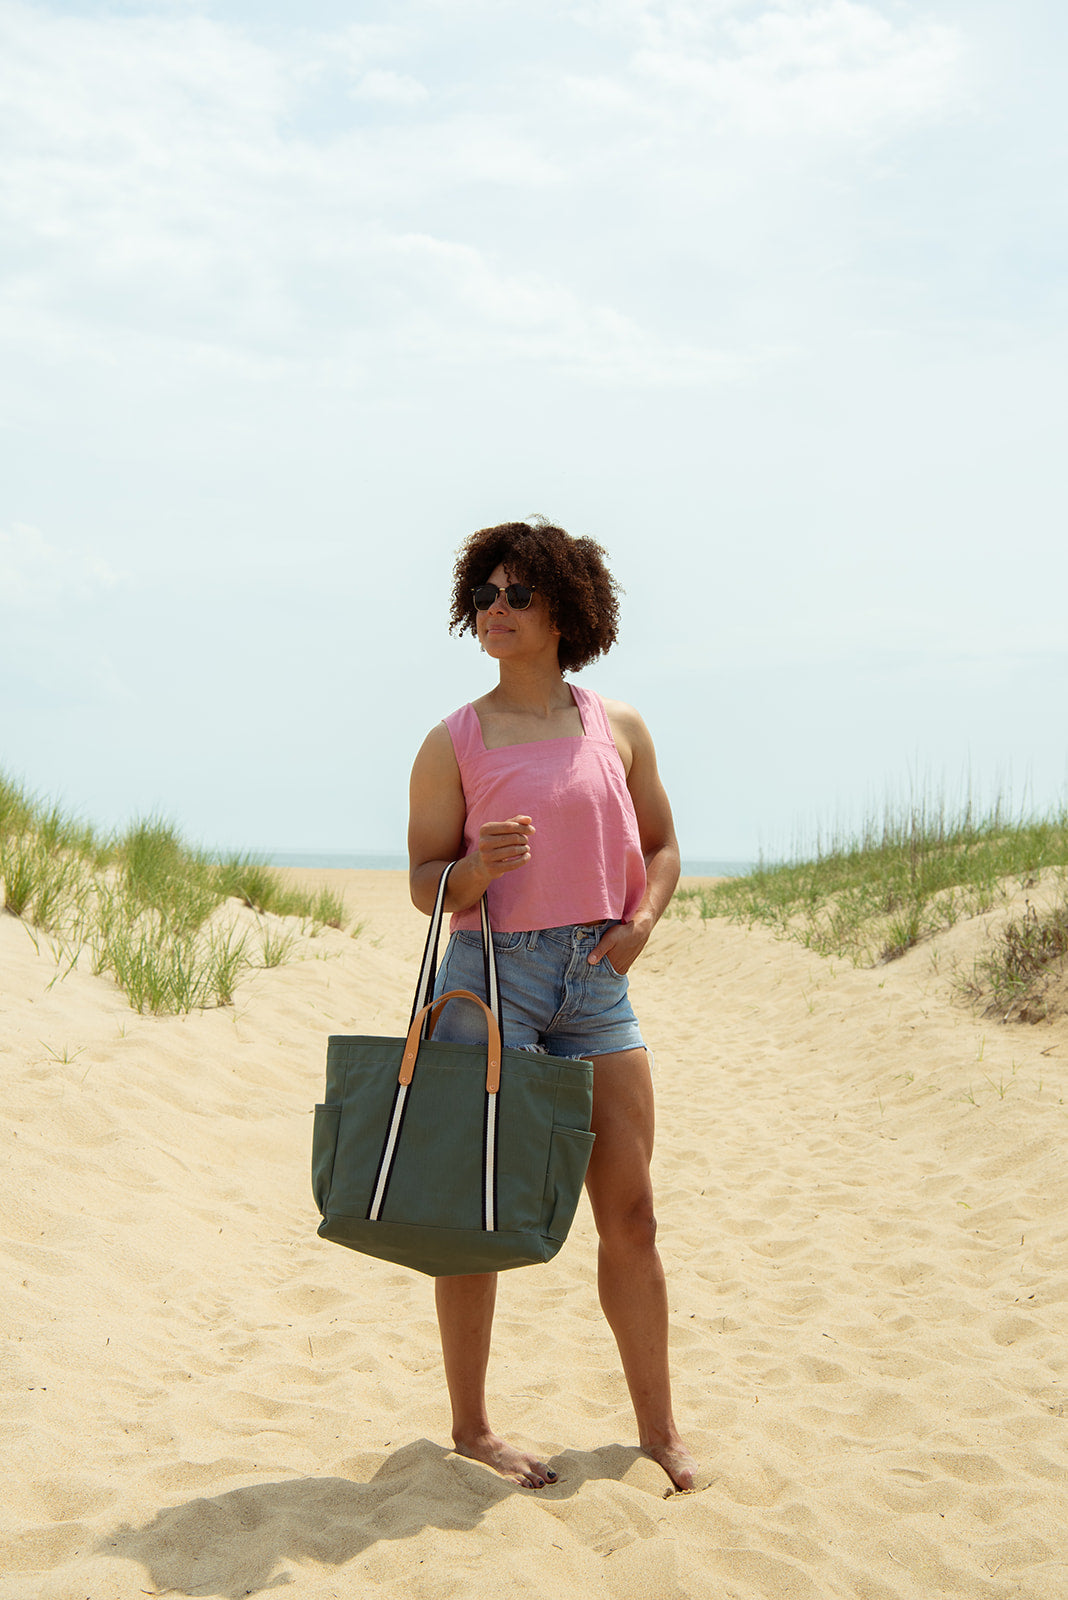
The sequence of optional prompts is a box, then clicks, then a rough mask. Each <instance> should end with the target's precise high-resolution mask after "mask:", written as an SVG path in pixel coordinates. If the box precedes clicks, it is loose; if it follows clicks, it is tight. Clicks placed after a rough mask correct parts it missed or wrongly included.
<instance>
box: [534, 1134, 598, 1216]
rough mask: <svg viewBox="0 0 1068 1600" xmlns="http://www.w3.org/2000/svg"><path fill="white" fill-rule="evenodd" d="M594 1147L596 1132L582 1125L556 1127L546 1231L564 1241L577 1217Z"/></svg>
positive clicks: (547, 1178)
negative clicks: (577, 1209) (586, 1130)
mask: <svg viewBox="0 0 1068 1600" xmlns="http://www.w3.org/2000/svg"><path fill="white" fill-rule="evenodd" d="M592 1149H593V1134H592V1133H584V1132H583V1131H582V1129H581V1128H554V1129H553V1136H552V1143H551V1145H550V1147H549V1170H548V1172H547V1173H546V1174H545V1209H544V1211H543V1213H542V1214H543V1216H544V1218H545V1225H544V1229H543V1232H545V1233H546V1234H547V1235H548V1237H549V1238H550V1239H559V1240H560V1241H561V1242H563V1240H564V1239H566V1238H567V1234H568V1229H569V1228H570V1227H571V1224H572V1222H573V1221H574V1218H575V1208H576V1206H577V1205H578V1199H579V1195H580V1194H581V1193H582V1185H583V1183H584V1181H585V1178H586V1168H587V1167H588V1166H589V1163H590V1152H591V1151H592Z"/></svg>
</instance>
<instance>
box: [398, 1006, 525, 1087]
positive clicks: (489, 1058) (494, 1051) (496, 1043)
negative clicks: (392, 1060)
mask: <svg viewBox="0 0 1068 1600" xmlns="http://www.w3.org/2000/svg"><path fill="white" fill-rule="evenodd" d="M447 1000H473V1001H474V1003H475V1005H476V1006H478V1007H479V1009H480V1010H481V1011H484V1012H485V1014H486V1093H487V1094H496V1093H497V1090H498V1089H499V1088H500V1086H501V1030H500V1029H499V1028H498V1026H497V1019H496V1017H495V1016H494V1015H493V1012H492V1011H491V1010H490V1008H489V1006H488V1005H487V1004H486V1002H485V1001H484V1000H480V999H479V997H478V995H477V994H472V993H471V991H470V989H450V990H449V992H448V994H443V995H439V996H438V998H437V999H436V1000H431V1001H430V1003H429V1005H425V1006H424V1007H423V1009H422V1010H421V1011H417V1012H416V1014H415V1016H414V1017H413V1018H412V1025H411V1027H410V1028H409V1029H408V1038H407V1040H406V1041H405V1045H404V1054H403V1055H402V1056H401V1065H400V1072H399V1073H398V1075H397V1082H398V1083H403V1084H409V1083H411V1081H412V1075H413V1073H414V1072H415V1063H416V1059H417V1057H418V1055H419V1046H420V1044H421V1042H422V1041H421V1039H420V1037H419V1034H420V1028H421V1026H422V1023H423V1020H424V1018H425V1017H426V1014H427V1012H428V1011H429V1012H431V1013H432V1014H431V1017H430V1026H431V1027H433V1026H434V1023H435V1022H436V1020H437V1015H438V1012H439V1011H440V1010H441V1009H442V1007H443V1006H444V1005H445V1003H446V1001H447Z"/></svg>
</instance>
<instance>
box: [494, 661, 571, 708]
mask: <svg viewBox="0 0 1068 1600" xmlns="http://www.w3.org/2000/svg"><path fill="white" fill-rule="evenodd" d="M500 673H501V676H500V682H499V683H498V685H497V687H496V688H495V689H491V690H490V692H489V694H487V695H486V700H487V702H488V703H489V704H490V705H491V706H492V708H493V709H494V710H495V711H522V712H526V713H528V714H529V715H531V716H543V717H547V716H550V715H551V714H552V712H554V711H560V710H562V709H563V708H564V707H569V706H572V705H574V703H575V702H574V699H573V698H572V694H571V690H570V689H569V688H568V686H567V684H566V683H565V682H564V676H563V673H562V672H561V671H560V667H559V665H558V664H557V663H555V662H554V663H553V665H552V666H551V667H543V666H541V665H540V664H535V663H533V662H531V663H529V664H527V663H520V662H511V661H502V662H501V663H500Z"/></svg>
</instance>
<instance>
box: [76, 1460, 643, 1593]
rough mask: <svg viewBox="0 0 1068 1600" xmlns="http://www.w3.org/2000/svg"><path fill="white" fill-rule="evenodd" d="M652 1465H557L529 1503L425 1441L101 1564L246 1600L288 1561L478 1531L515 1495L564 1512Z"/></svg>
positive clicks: (334, 1561)
mask: <svg viewBox="0 0 1068 1600" xmlns="http://www.w3.org/2000/svg"><path fill="white" fill-rule="evenodd" d="M644 1459H645V1458H644V1457H643V1456H642V1454H641V1452H640V1451H639V1450H637V1449H632V1448H630V1447H628V1446H626V1445H607V1446H605V1447H604V1448H603V1449H600V1450H594V1451H589V1452H585V1453H582V1452H579V1451H574V1450H565V1451H562V1452H561V1453H560V1454H559V1455H557V1456H554V1457H553V1465H554V1467H555V1469H556V1471H557V1472H558V1473H559V1475H560V1476H559V1481H558V1482H557V1483H555V1484H552V1485H550V1486H547V1487H546V1488H545V1489H540V1490H538V1491H536V1492H535V1491H532V1490H530V1489H521V1488H519V1487H518V1486H517V1485H516V1484H512V1483H508V1482H506V1481H505V1480H504V1479H503V1478H498V1477H497V1476H496V1475H495V1474H494V1473H492V1472H490V1471H489V1470H488V1469H487V1468H485V1467H481V1466H478V1465H477V1464H476V1463H475V1462H473V1461H467V1460H465V1459H464V1458H463V1457H461V1456H457V1455H454V1454H453V1452H452V1451H450V1450H445V1449H443V1448H442V1447H441V1446H440V1445H436V1444H432V1443H431V1442H430V1440H428V1439H419V1440H416V1441H415V1443H413V1444H409V1445H405V1446H404V1447H403V1449H400V1450H398V1451H396V1452H395V1453H394V1454H393V1455H391V1456H390V1457H388V1459H386V1460H385V1461H383V1463H382V1465H381V1467H379V1469H378V1471H377V1472H376V1473H375V1475H374V1477H373V1478H371V1479H370V1480H369V1481H368V1482H366V1483H355V1482H352V1481H351V1480H350V1479H348V1478H294V1479H291V1480H289V1481H288V1482H285V1483H263V1484H256V1485H254V1486H252V1487H251V1488H245V1489H231V1490H229V1491H228V1492H226V1493H224V1494H217V1495H212V1496H210V1497H209V1498H200V1499H196V1500H190V1501H187V1502H186V1503H185V1504H184V1505H179V1506H168V1507H166V1508H164V1509H163V1510H162V1511H158V1512H157V1513H156V1515H155V1516H154V1517H153V1519H152V1521H151V1522H149V1523H146V1524H145V1525H144V1526H143V1527H140V1528H131V1527H122V1528H118V1529H116V1531H115V1532H114V1533H113V1534H111V1535H109V1536H108V1538H107V1539H104V1540H102V1541H101V1543H100V1544H99V1545H98V1546H97V1551H96V1553H97V1554H98V1555H101V1556H110V1557H111V1558H113V1559H114V1558H119V1559H122V1560H129V1561H139V1562H140V1563H141V1564H142V1565H143V1566H144V1567H145V1569H146V1571H147V1572H148V1574H149V1576H150V1578H151V1580H152V1584H153V1587H154V1589H155V1591H156V1592H157V1593H167V1592H171V1593H176V1594H179V1595H193V1596H195V1595H224V1596H226V1600H245V1596H247V1595H255V1594H260V1593H263V1592H264V1591H266V1590H269V1589H277V1588H283V1587H285V1586H287V1585H288V1584H290V1583H291V1582H292V1581H293V1579H292V1577H291V1575H290V1574H288V1573H285V1572H281V1573H280V1572H279V1571H278V1567H279V1564H280V1563H281V1562H284V1561H286V1560H290V1561H295V1562H302V1561H311V1562H316V1563H318V1564H320V1565H323V1566H334V1567H340V1566H343V1565H344V1564H345V1563H346V1562H347V1561H352V1560H353V1559H354V1558H355V1557H356V1556H358V1555H360V1554H361V1553H362V1552H363V1551H364V1550H366V1549H368V1548H369V1546H371V1545H373V1544H375V1543H377V1542H378V1541H380V1540H401V1539H409V1538H412V1537H414V1536H415V1535H416V1534H418V1533H420V1532H422V1530H423V1529H425V1528H450V1529H459V1530H464V1529H471V1528H476V1527H477V1526H478V1525H479V1523H480V1522H481V1521H482V1519H483V1517H484V1516H485V1515H486V1513H487V1511H489V1510H490V1509H491V1508H492V1507H493V1506H495V1505H498V1504H500V1503H501V1502H502V1501H505V1500H508V1499H509V1498H510V1497H511V1496H512V1495H523V1496H525V1497H526V1498H531V1497H532V1496H535V1497H536V1498H537V1499H538V1500H545V1501H550V1502H551V1501H559V1500H562V1499H567V1498H569V1497H570V1496H571V1495H573V1494H575V1493H576V1492H577V1491H578V1490H579V1489H580V1488H581V1487H582V1485H583V1484H585V1483H588V1482H590V1481H591V1480H595V1479H608V1480H614V1481H617V1482H618V1481H619V1480H620V1479H622V1477H623V1476H624V1474H625V1473H626V1472H627V1471H628V1469H629V1468H631V1467H632V1466H633V1464H634V1463H635V1462H636V1461H642V1460H644Z"/></svg>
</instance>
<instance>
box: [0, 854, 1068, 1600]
mask: <svg viewBox="0 0 1068 1600" xmlns="http://www.w3.org/2000/svg"><path fill="white" fill-rule="evenodd" d="M300 876H301V877H302V878H303V880H304V881H308V880H309V879H314V880H319V881H330V882H331V883H332V885H333V886H335V887H336V886H342V887H343V888H344V892H345V895H346V900H347V903H348V907H349V910H350V914H351V916H352V917H353V918H354V919H356V918H359V919H362V921H363V927H362V928H361V930H360V931H359V933H358V935H357V936H356V937H351V936H350V934H349V933H347V932H346V933H339V932H336V931H331V930H327V931H326V932H324V933H322V934H321V935H319V936H318V937H316V938H314V939H312V938H307V939H305V940H304V941H303V943H302V947H301V954H302V955H303V957H304V959H302V960H298V961H293V962H291V963H290V964H288V965H286V966H283V967H280V968H277V969H273V970H270V971H261V972H258V973H256V974H254V975H252V976H250V977H249V978H248V979H247V980H246V981H245V982H244V983H243V984H242V985H241V987H240V989H239V991H238V995H237V1000H236V1004H235V1005H234V1006H233V1007H232V1008H227V1009H224V1010H217V1011H209V1012H206V1013H201V1014H196V1015H193V1016H189V1017H182V1018H166V1019H156V1018H152V1017H146V1016H139V1015H137V1014H136V1013H134V1012H133V1011H131V1010H130V1009H129V1007H128V1005H127V1004H126V1002H125V1000H124V999H123V997H122V996H121V995H120V994H119V993H118V992H117V990H116V989H115V988H114V986H113V985H112V984H111V983H110V982H109V981H107V980H105V979H101V978H94V977H92V976H91V974H90V973H89V972H88V971H80V970H79V971H75V972H72V973H71V974H70V975H69V976H68V977H66V978H64V979H63V980H62V981H59V982H56V983H52V980H53V978H54V977H55V973H56V969H55V966H54V964H53V962H52V960H51V958H50V956H49V954H48V951H47V949H46V948H45V946H44V945H43V944H42V948H41V951H40V952H38V951H37V950H35V948H34V945H33V943H32V942H31V940H30V938H29V937H28V936H27V933H26V930H25V929H24V928H23V927H22V925H21V924H20V923H18V922H17V921H16V920H15V919H14V918H12V917H10V916H4V917H0V1072H2V1077H3V1084H4V1093H3V1097H2V1099H3V1104H2V1112H0V1140H2V1148H3V1155H2V1160H0V1263H2V1272H3V1278H2V1281H3V1285H4V1288H3V1295H2V1304H3V1308H2V1312H0V1320H2V1324H3V1332H4V1336H5V1338H4V1373H3V1429H4V1439H5V1461H6V1468H7V1470H6V1472H5V1483H4V1489H5V1493H4V1495H3V1503H2V1506H0V1574H2V1576H0V1600H140V1597H141V1596H144V1595H152V1594H163V1593H168V1594H177V1595H204V1596H225V1597H227V1600H236V1597H238V1596H245V1595H257V1594H261V1593H263V1592H265V1591H268V1590H274V1589H277V1590H280V1591H282V1592H284V1593H285V1594H287V1595H290V1596H292V1597H293V1600H327V1597H342V1596H346V1597H348V1596H361V1595H364V1594H375V1595H382V1596H384V1597H386V1596H396V1597H397V1600H449V1597H453V1596H463V1597H465V1600H468V1597H474V1600H478V1597H482V1596H484V1597H486V1600H489V1597H490V1596H494V1597H496V1596H498V1595H501V1594H508V1595H531V1596H533V1595H546V1594H550V1595H552V1596H554V1597H555V1600H588V1597H590V1596H606V1597H612V1600H677V1597H700V1600H705V1597H707V1600H823V1597H848V1600H929V1597H931V1596H935V1595H938V1596H942V1595H951V1596H960V1597H961V1600H1010V1597H1013V1600H1064V1597H1068V1439H1066V1429H1068V1422H1066V1416H1065V1413H1066V1408H1068V1109H1066V1106H1065V1100H1066V1098H1068V1022H1066V1021H1065V1020H1064V1019H1061V1020H1060V1021H1057V1022H1054V1023H1052V1024H1048V1023H1046V1024H1039V1025H1036V1026H1016V1027H1012V1028H1007V1027H1004V1026H1002V1025H1000V1024H999V1023H998V1022H997V1021H991V1020H990V1019H983V1018H981V1017H977V1016H974V1015H973V1014H972V1013H971V1012H969V1011H968V1010H966V1009H964V1008H963V1007H962V1006H961V1005H960V1004H959V1002H957V1001H955V1000H954V999H953V997H952V995H951V993H950V971H951V967H952V964H953V961H954V960H959V961H963V962H965V963H967V961H968V960H969V959H970V951H971V949H972V948H974V943H975V941H976V939H977V938H978V934H979V931H980V930H979V928H978V926H977V925H975V924H968V925H966V926H959V927H958V928H956V929H954V930H952V932H951V933H948V934H946V935H944V936H942V937H941V938H940V939H939V940H938V941H936V945H935V946H932V945H930V944H928V945H925V946H922V947H920V948H918V949H916V950H914V951H912V952H910V953H909V955H908V956H906V957H905V958H904V959H903V960H901V961H899V962H896V963H894V964H893V965H891V966H887V967H881V968H878V969H875V970H854V969H853V968H852V967H850V966H849V965H848V964H847V963H844V962H828V961H825V960H822V959H821V958H819V957H818V956H815V955H813V954H811V953H809V952H808V951H805V950H803V949H801V948H800V947H798V946H796V945H792V944H788V943H782V942H778V941H776V940H775V939H774V938H773V937H772V936H771V935H770V934H769V933H767V932H764V931H761V930H759V929H757V930H754V931H752V932H747V931H746V930H745V929H743V928H739V927H735V926H732V925H729V924H727V923H724V922H707V923H701V922H699V921H698V920H696V919H693V920H687V921H678V920H672V919H665V921H663V922H662V923H661V925H660V926H659V928H658V929H657V930H656V933H655V934H654V937H653V940H652V942H651V944H650V946H649V948H648V950H647V951H646V953H645V956H644V957H643V959H642V961H641V962H640V963H639V965H638V966H637V967H636V968H635V971H634V973H633V978H632V990H633V994H634V998H635V1002H636V1007H637V1010H638V1013H639V1016H640V1017H641V1019H642V1022H643V1025H644V1028H645V1032H646V1036H647V1038H648V1040H649V1042H650V1043H651V1045H652V1046H653V1048H654V1049H655V1052H656V1058H657V1094H658V1118H659V1122H658V1134H657V1151H656V1158H655V1172H654V1175H655V1181H656V1189H657V1199H658V1214H659V1218H660V1244H661V1250H662V1254H663V1257H664V1262H665V1266H666V1269H667V1274H668V1285H669V1294H670V1304H671V1327H672V1352H673V1366H674V1375H675V1400H676V1412H677V1415H678V1419H679V1422H680V1425H681V1426H682V1428H683V1431H684V1433H685V1434H686V1435H687V1437H688V1438H689V1440H690V1442H691V1444H692V1446H693V1447H694V1449H695V1451H696V1452H697V1454H698V1455H699V1456H700V1458H701V1460H702V1462H703V1463H704V1465H705V1478H704V1483H705V1486H704V1487H703V1488H702V1489H701V1490H700V1491H699V1492H696V1493H694V1494H690V1495H671V1496H666V1493H665V1492H666V1490H667V1489H668V1483H667V1480H666V1478H665V1477H664V1476H663V1474H662V1473H661V1471H660V1470H659V1468H657V1467H656V1466H654V1465H653V1463H651V1462H650V1461H648V1460H646V1459H644V1458H643V1457H642V1456H641V1455H640V1454H639V1452H638V1451H637V1449H636V1446H635V1438H634V1431H633V1418H632V1415H631V1412H630V1407H629V1404H628V1400H627V1394H626V1390H625V1387H624V1383H623V1378H622V1375H621V1373H620V1371H619V1368H618V1364H617V1360H616V1356H615V1350H614V1346H613V1344H612V1340H611V1337H610V1334H609V1332H608V1329H607V1327H606V1326H605V1324H604V1322H603V1320H602V1318H601V1315H600V1312H599V1310H598V1306H597V1296H596V1289H595V1253H596V1251H595V1240H594V1235H593V1230H592V1226H591V1222H590V1216H589V1210H588V1207H587V1205H586V1203H585V1200H584V1201H583V1203H582V1206H581V1208H580V1212H579V1217H578V1219H577V1222H576V1225H575V1228H574V1230H573V1233H572V1236H571V1238H570V1240H569V1241H568V1243H567V1244H566V1245H565V1247H564V1249H563V1250H562V1252H561V1253H560V1255H559V1256H558V1257H557V1258H556V1259H555V1260H554V1261H553V1262H552V1263H550V1264H549V1265H548V1266H544V1267H536V1268H530V1269H526V1270H524V1271H520V1272H513V1273H509V1274H506V1275H505V1276H504V1277H503V1278H502V1280H501V1292H500V1300H499V1310H498V1319H497V1331H496V1341H495V1347H494V1357H493V1361H492V1364H491V1370H490V1387H491V1393H492V1395H493V1397H494V1401H493V1411H492V1414H493V1418H494V1421H495V1424H496V1426H497V1427H498V1428H499V1429H500V1430H501V1431H502V1432H503V1433H505V1435H506V1436H508V1437H510V1438H512V1439H513V1440H515V1441H517V1442H520V1443H522V1444H524V1445H526V1446H528V1447H530V1448H533V1449H536V1450H538V1451H540V1452H546V1453H547V1454H548V1456H549V1458H550V1459H551V1460H552V1462H553V1465H554V1466H555V1468H556V1470H557V1471H558V1473H559V1475H560V1480H559V1483H558V1484H556V1485H554V1486H553V1487H551V1488H547V1489H545V1490H543V1491H541V1492H539V1493H532V1492H529V1491H524V1490H521V1489H519V1488H517V1487H515V1486H513V1485H511V1484H509V1483H506V1482H504V1481H503V1480H501V1479H499V1478H497V1477H496V1476H494V1475H493V1474H492V1473H491V1472H489V1471H488V1470H486V1469H484V1468H482V1467H480V1466H477V1465H475V1464H474V1463H471V1462H468V1461H465V1460H463V1459H460V1458H458V1457H457V1456H455V1455H454V1454H452V1453H451V1452H450V1450H449V1448H448V1445H449V1435H448V1412H447V1407H446V1401H445V1391H444V1383H443V1379H442V1373H441V1364H440V1356H439V1351H438V1344H437V1333H436V1326H435V1321H434V1312H433V1293H432V1285H431V1283H430V1281H429V1279H425V1278H422V1277H420V1276H418V1275H416V1274H414V1273H410V1272H407V1271H404V1270H402V1269H399V1268H393V1267H390V1266H388V1265H385V1264H382V1263H379V1262H374V1261H370V1260H365V1259H362V1258H360V1257H358V1256H356V1255H354V1254H353V1253H351V1252H349V1251H346V1250H342V1249H339V1248H338V1247H337V1246H334V1245H330V1244H326V1243H323V1242H322V1241H320V1240H319V1239H318V1238H317V1237H316V1232H315V1229H316V1224H317V1221H318V1218H317V1215H316V1213H315V1208H314V1205H313V1202H312V1198H311V1192H310V1183H309V1172H308V1168H309V1149H310V1140H311V1128H312V1107H313V1105H314V1103H315V1101H316V1100H318V1099H320V1098H321V1096H322V1089H323V1069H324V1058H325V1042H326V1036H327V1034H328V1033H330V1032H367V1033H376V1032H381V1033H395V1032H399V1031H403V1027H404V1025H405V1023H406V1020H407V1012H408V1009H409V1007H410V1003H411V991H412V987H413V984H414V975H415V968H416V965H417V963H418V957H419V954H420V951H421V947H422V940H423V937H424V931H425V920H424V919H423V918H422V917H421V916H420V915H419V914H418V913H417V912H415V911H414V910H413V909H412V908H411V906H410V905H409V904H408V900H407V892H406V883H405V879H404V877H403V875H402V874H399V873H359V872H345V873H313V874H301V875H300Z"/></svg>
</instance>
